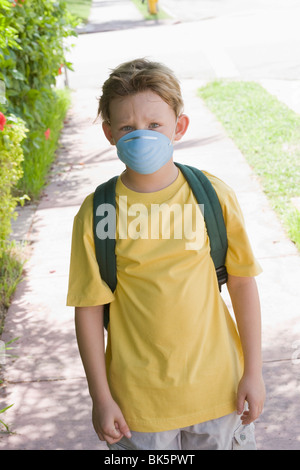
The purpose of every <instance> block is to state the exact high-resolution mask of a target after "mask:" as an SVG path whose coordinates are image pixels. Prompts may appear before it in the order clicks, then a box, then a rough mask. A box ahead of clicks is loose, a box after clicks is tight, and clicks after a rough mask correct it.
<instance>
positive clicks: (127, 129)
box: [121, 126, 133, 132]
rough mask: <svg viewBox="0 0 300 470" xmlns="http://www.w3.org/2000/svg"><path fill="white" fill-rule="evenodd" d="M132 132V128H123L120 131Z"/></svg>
mask: <svg viewBox="0 0 300 470" xmlns="http://www.w3.org/2000/svg"><path fill="white" fill-rule="evenodd" d="M132 130H133V127H132V126H123V127H122V129H121V131H124V132H128V131H132Z"/></svg>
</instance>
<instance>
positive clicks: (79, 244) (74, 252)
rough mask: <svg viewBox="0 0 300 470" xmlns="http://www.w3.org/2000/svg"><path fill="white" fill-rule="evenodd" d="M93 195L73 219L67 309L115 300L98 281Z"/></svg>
mask: <svg viewBox="0 0 300 470" xmlns="http://www.w3.org/2000/svg"><path fill="white" fill-rule="evenodd" d="M92 208H93V194H91V195H90V196H88V197H87V198H86V199H85V201H84V202H83V204H82V206H81V208H80V209H79V212H78V213H77V215H76V216H75V218H74V223H73V233H72V247H71V259H70V271H69V287H68V295H67V305H68V306H75V307H91V306H96V305H104V304H107V303H110V302H112V301H113V300H114V294H113V293H112V291H111V289H110V288H109V287H108V285H107V284H106V283H105V282H104V281H103V280H102V279H101V276H100V272H99V266H98V263H97V259H96V254H95V244H94V235H93V225H92V224H93V211H92Z"/></svg>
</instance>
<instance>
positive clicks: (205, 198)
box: [175, 163, 228, 291]
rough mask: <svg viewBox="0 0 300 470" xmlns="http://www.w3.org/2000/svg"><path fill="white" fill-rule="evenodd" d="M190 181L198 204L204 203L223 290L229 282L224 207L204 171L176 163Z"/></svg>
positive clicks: (207, 227)
mask: <svg viewBox="0 0 300 470" xmlns="http://www.w3.org/2000/svg"><path fill="white" fill-rule="evenodd" d="M175 165H176V166H177V167H178V168H179V169H180V170H181V172H182V173H183V175H184V177H185V178H186V180H187V181H188V183H189V185H190V187H191V189H192V191H193V193H194V196H195V198H196V200H197V202H198V204H203V205H204V214H203V215H204V220H205V225H206V229H207V233H208V237H209V242H210V255H211V257H212V260H213V262H214V265H215V269H216V274H217V278H218V283H219V290H220V291H221V286H222V284H225V283H226V282H227V278H228V276H227V270H226V267H225V259H226V253H227V248H228V241H227V232H226V226H225V222H224V217H223V212H222V207H221V204H220V201H219V198H218V196H217V193H216V191H215V189H214V187H213V185H212V184H211V182H210V181H209V179H208V178H207V177H206V176H205V175H204V173H203V172H202V171H201V170H199V169H198V168H194V167H192V166H188V165H182V164H180V163H175Z"/></svg>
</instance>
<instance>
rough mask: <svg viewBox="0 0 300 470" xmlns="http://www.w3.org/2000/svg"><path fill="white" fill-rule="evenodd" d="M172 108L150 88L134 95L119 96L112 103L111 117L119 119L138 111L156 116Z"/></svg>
mask: <svg viewBox="0 0 300 470" xmlns="http://www.w3.org/2000/svg"><path fill="white" fill-rule="evenodd" d="M170 109H171V108H170V106H169V105H168V104H167V103H166V102H165V101H164V100H163V99H162V98H161V97H160V96H159V95H157V94H156V93H154V92H152V91H150V90H148V91H145V92H140V93H136V94H134V95H127V96H118V97H115V98H114V99H113V100H112V101H111V103H110V114H111V117H113V118H114V119H117V120H118V121H119V120H120V119H122V120H123V119H124V118H125V119H126V118H130V117H131V116H132V113H136V112H139V113H142V114H145V115H147V114H150V115H153V116H156V115H157V114H160V113H161V112H162V111H164V110H165V111H169V110H170Z"/></svg>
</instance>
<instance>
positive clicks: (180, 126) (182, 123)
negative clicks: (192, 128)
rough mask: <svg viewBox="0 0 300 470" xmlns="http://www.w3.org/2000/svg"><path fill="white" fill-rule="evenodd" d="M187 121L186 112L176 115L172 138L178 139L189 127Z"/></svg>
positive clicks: (188, 121)
mask: <svg viewBox="0 0 300 470" xmlns="http://www.w3.org/2000/svg"><path fill="white" fill-rule="evenodd" d="M189 123H190V120H189V117H188V116H187V115H186V114H181V115H180V116H179V117H178V120H177V126H176V131H175V136H174V140H180V139H181V138H182V137H183V136H184V134H185V133H186V131H187V129H188V127H189Z"/></svg>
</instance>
